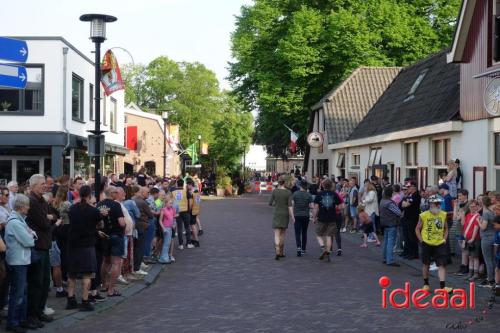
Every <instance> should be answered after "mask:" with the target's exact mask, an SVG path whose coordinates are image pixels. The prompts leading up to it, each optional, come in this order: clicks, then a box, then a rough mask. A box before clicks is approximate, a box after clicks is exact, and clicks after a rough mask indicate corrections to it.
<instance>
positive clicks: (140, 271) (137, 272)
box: [134, 269, 148, 276]
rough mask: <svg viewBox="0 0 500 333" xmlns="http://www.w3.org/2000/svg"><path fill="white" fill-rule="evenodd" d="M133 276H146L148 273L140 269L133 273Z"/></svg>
mask: <svg viewBox="0 0 500 333" xmlns="http://www.w3.org/2000/svg"><path fill="white" fill-rule="evenodd" d="M134 274H137V275H143V276H145V275H148V272H145V271H143V270H142V269H140V270H138V271H135V272H134Z"/></svg>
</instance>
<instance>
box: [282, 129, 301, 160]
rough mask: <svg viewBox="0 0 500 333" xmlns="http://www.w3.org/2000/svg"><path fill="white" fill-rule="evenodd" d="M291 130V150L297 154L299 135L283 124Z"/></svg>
mask: <svg viewBox="0 0 500 333" xmlns="http://www.w3.org/2000/svg"><path fill="white" fill-rule="evenodd" d="M283 126H285V127H286V128H287V129H288V130H289V131H290V152H291V153H292V154H295V152H296V151H297V140H298V139H299V135H298V134H297V133H295V132H294V131H293V130H292V129H291V128H290V127H288V126H286V125H285V124H283Z"/></svg>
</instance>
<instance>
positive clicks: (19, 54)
mask: <svg viewBox="0 0 500 333" xmlns="http://www.w3.org/2000/svg"><path fill="white" fill-rule="evenodd" d="M0 59H5V60H9V61H15V62H23V63H24V62H26V60H28V45H27V44H26V42H25V41H24V40H19V39H12V38H6V37H0Z"/></svg>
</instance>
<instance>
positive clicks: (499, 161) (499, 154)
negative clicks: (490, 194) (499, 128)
mask: <svg viewBox="0 0 500 333" xmlns="http://www.w3.org/2000/svg"><path fill="white" fill-rule="evenodd" d="M495 165H500V133H495ZM498 189H500V188H498Z"/></svg>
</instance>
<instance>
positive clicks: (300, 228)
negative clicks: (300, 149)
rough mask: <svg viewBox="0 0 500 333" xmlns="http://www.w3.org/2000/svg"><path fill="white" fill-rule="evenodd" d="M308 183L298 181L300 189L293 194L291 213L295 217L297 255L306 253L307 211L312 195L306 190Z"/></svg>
mask: <svg viewBox="0 0 500 333" xmlns="http://www.w3.org/2000/svg"><path fill="white" fill-rule="evenodd" d="M308 185H309V184H308V183H307V182H306V181H304V180H303V181H301V182H300V191H297V192H295V193H294V194H293V214H294V217H295V223H294V229H295V244H296V245H297V257H301V256H302V255H304V254H305V253H306V247H307V227H308V226H309V212H310V209H311V204H312V195H311V194H310V193H309V192H307V187H308Z"/></svg>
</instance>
